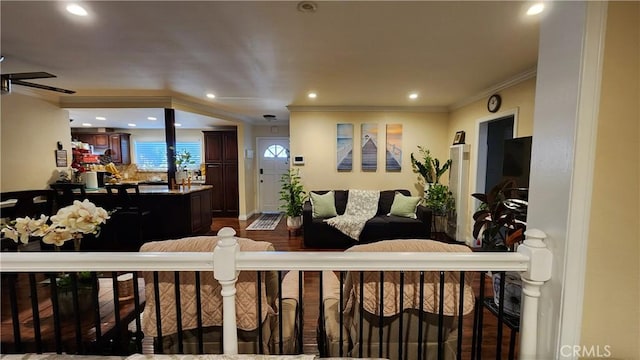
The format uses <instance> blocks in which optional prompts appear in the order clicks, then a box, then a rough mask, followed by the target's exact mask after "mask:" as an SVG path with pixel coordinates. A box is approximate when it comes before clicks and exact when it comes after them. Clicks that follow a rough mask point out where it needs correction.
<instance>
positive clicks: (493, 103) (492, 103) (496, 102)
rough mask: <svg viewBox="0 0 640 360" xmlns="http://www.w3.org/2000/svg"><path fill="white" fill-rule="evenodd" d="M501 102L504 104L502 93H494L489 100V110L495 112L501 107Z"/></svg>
mask: <svg viewBox="0 0 640 360" xmlns="http://www.w3.org/2000/svg"><path fill="white" fill-rule="evenodd" d="M500 104H502V98H501V97H500V95H498V94H493V95H491V96H490V97H489V101H487V110H489V112H492V113H494V112H496V111H498V109H500Z"/></svg>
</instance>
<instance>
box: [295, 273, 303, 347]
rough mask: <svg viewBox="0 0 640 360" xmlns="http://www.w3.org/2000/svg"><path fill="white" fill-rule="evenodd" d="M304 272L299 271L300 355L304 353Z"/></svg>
mask: <svg viewBox="0 0 640 360" xmlns="http://www.w3.org/2000/svg"><path fill="white" fill-rule="evenodd" d="M303 280H304V272H302V271H298V302H299V303H298V309H297V310H298V324H299V325H298V328H297V329H296V330H298V354H302V353H303V352H304V348H303V344H304V336H303V332H302V330H303V329H304V310H303V309H304V302H303V299H302V289H303V287H304V283H303Z"/></svg>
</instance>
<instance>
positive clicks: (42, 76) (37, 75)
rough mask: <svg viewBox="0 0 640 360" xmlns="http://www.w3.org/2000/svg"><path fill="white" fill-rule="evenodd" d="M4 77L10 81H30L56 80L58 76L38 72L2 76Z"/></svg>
mask: <svg viewBox="0 0 640 360" xmlns="http://www.w3.org/2000/svg"><path fill="white" fill-rule="evenodd" d="M2 77H3V78H7V79H10V80H29V79H46V78H54V77H56V76H55V75H53V74H49V73H48V72H44V71H37V72H25V73H13V74H2Z"/></svg>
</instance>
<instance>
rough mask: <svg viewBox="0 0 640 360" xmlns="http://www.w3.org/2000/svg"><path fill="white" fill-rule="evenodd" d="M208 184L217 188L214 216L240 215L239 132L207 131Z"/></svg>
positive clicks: (206, 159)
mask: <svg viewBox="0 0 640 360" xmlns="http://www.w3.org/2000/svg"><path fill="white" fill-rule="evenodd" d="M204 144H205V163H206V174H205V183H206V184H208V185H213V194H212V196H211V213H212V215H213V216H238V214H239V210H240V205H239V200H238V197H239V196H238V191H239V189H238V133H237V131H236V130H220V131H205V132H204Z"/></svg>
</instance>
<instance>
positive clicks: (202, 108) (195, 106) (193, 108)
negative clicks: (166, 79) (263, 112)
mask: <svg viewBox="0 0 640 360" xmlns="http://www.w3.org/2000/svg"><path fill="white" fill-rule="evenodd" d="M171 108H173V109H176V110H182V111H187V112H192V113H196V114H200V115H204V116H209V117H213V118H216V119H220V120H226V121H232V122H235V123H248V124H254V123H255V121H254V120H253V119H252V118H250V117H247V116H242V115H238V114H235V113H231V112H228V111H224V110H220V109H217V108H214V107H212V106H209V105H206V104H201V103H199V102H194V101H189V100H185V99H182V98H172V101H171Z"/></svg>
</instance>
